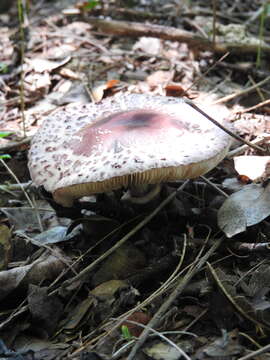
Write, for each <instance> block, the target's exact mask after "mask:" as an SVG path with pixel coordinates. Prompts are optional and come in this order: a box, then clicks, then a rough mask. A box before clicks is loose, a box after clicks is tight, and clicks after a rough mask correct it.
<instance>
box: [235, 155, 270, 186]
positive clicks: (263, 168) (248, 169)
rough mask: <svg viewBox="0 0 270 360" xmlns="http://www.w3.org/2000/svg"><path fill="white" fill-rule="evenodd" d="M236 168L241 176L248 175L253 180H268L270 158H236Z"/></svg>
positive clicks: (245, 156) (244, 156)
mask: <svg viewBox="0 0 270 360" xmlns="http://www.w3.org/2000/svg"><path fill="white" fill-rule="evenodd" d="M234 167H235V170H236V171H237V172H238V174H239V175H246V176H248V177H249V178H250V179H251V180H259V179H260V178H264V177H265V178H268V177H269V175H270V156H255V155H250V156H248V155H243V156H236V157H235V158H234Z"/></svg>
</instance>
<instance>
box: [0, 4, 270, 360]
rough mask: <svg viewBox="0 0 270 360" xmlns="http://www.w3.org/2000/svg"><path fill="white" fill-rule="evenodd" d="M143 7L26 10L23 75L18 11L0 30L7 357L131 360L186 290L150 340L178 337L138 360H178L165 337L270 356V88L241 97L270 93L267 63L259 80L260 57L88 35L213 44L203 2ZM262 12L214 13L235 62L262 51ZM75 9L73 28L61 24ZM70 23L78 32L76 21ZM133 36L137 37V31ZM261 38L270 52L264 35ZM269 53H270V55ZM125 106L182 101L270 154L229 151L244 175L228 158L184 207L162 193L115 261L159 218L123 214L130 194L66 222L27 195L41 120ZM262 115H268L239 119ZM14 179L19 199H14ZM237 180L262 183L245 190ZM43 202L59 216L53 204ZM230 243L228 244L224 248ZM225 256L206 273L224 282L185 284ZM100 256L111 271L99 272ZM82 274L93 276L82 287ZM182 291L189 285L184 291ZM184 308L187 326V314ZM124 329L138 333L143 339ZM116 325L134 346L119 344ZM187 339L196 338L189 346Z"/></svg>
mask: <svg viewBox="0 0 270 360" xmlns="http://www.w3.org/2000/svg"><path fill="white" fill-rule="evenodd" d="M60 3H63V4H60ZM132 3H133V2H132ZM135 3H136V6H133V7H127V6H126V3H125V2H122V1H119V4H118V3H117V4H116V3H114V2H106V1H104V3H102V4H100V3H99V2H97V4H96V5H95V6H93V7H92V9H91V11H90V12H89V10H87V9H86V8H84V6H83V4H77V5H78V6H76V4H75V2H69V1H63V2H60V1H59V2H58V1H57V2H55V3H54V4H52V3H47V2H44V3H43V7H38V4H37V3H35V2H34V1H33V2H32V4H31V6H30V12H31V17H30V24H31V27H30V29H31V31H30V32H29V34H27V43H26V51H25V56H24V59H23V68H22V67H21V64H20V61H19V60H20V51H19V50H18V49H19V47H18V46H17V44H18V39H19V33H18V32H16V29H17V27H18V26H17V25H18V23H16V21H15V19H16V17H17V14H16V5H15V3H14V4H13V6H11V8H10V10H9V12H6V13H3V14H0V27H1V35H0V36H1V41H0V50H1V52H0V53H1V55H0V72H1V73H0V132H1V133H4V132H12V135H11V138H9V137H8V138H5V137H3V138H2V139H0V141H1V142H0V150H1V146H2V149H3V151H2V150H1V153H3V154H7V153H8V154H10V156H11V159H10V160H6V164H7V165H8V166H9V167H10V169H11V171H12V173H13V175H11V173H10V172H7V170H6V168H4V167H1V184H0V185H1V187H0V191H1V204H0V206H1V208H0V210H1V227H0V264H1V271H0V299H1V303H0V304H1V308H0V309H1V321H0V341H1V343H0V344H1V346H0V351H1V354H2V355H3V356H9V357H11V356H13V357H14V358H15V357H16V356H17V358H21V359H28V358H29V356H30V354H31V356H32V358H34V359H50V358H52V357H58V358H59V359H60V358H61V359H65V358H70V356H72V357H73V358H75V359H81V358H82V357H84V356H85V357H87V356H88V355H89V354H90V355H89V356H96V357H98V358H102V359H111V358H112V359H114V358H116V356H114V354H120V355H119V357H118V358H123V359H124V358H126V357H127V356H129V358H128V360H130V359H131V357H130V356H131V355H128V354H129V353H130V352H131V349H133V348H134V346H135V345H134V344H136V343H137V340H136V339H135V338H133V336H137V337H142V332H141V330H140V327H141V328H142V327H143V326H147V324H148V323H149V324H150V325H151V321H152V319H155V314H156V313H158V309H160V307H161V306H162V304H163V303H164V302H165V301H166V299H167V298H169V297H170V295H171V294H172V292H173V290H174V289H175V288H179V287H180V288H181V292H180V291H179V292H177V295H176V296H175V298H173V299H172V300H173V301H172V303H171V306H170V307H169V308H168V309H167V310H166V312H165V313H164V314H162V317H161V319H159V322H158V323H155V326H154V327H155V329H158V331H159V332H160V334H163V333H166V332H167V331H170V330H171V329H173V330H174V333H172V334H165V335H164V336H165V339H164V338H159V337H158V336H156V335H155V336H153V335H151V336H149V337H148V338H147V342H146V344H145V345H144V346H143V348H142V350H143V351H142V352H141V353H140V355H139V356H141V357H142V358H145V354H147V356H148V358H149V357H150V358H153V359H163V358H164V359H169V358H170V355H171V356H172V357H171V358H179V356H180V355H179V351H177V350H175V349H176V348H175V347H174V346H171V345H170V344H169V342H167V341H166V337H168V339H169V340H172V341H173V342H174V344H176V345H177V346H178V347H179V348H180V349H182V351H184V353H185V354H186V356H187V358H192V359H215V358H217V357H221V358H228V359H231V360H233V359H238V358H239V357H245V355H248V354H252V352H253V351H255V350H256V346H259V347H261V348H263V347H264V346H265V345H266V344H267V343H269V336H270V333H269V320H268V319H269V313H270V307H269V300H270V299H269V278H270V274H269V271H268V270H267V269H268V268H269V255H268V253H269V251H267V246H268V245H267V244H268V238H269V232H270V227H269V221H268V217H269V215H270V206H269V204H270V201H269V189H270V188H269V184H268V183H267V179H268V177H269V174H268V170H267V163H268V161H269V156H268V155H269V133H270V130H269V123H270V118H269V113H270V112H269V105H267V102H264V101H263V100H264V99H265V97H267V94H268V93H269V84H263V85H261V87H260V88H258V89H257V90H258V91H257V92H252V93H247V94H245V93H244V92H242V90H243V88H244V87H245V86H244V85H243V84H245V83H248V85H249V87H251V85H252V84H253V82H254V81H255V82H256V83H258V82H260V81H261V80H262V79H264V78H265V79H266V78H267V76H268V74H267V66H266V65H265V64H264V57H262V59H261V60H262V65H261V68H260V70H258V69H257V68H256V67H255V65H254V59H253V58H252V56H246V55H245V52H244V51H243V52H242V53H241V50H243V49H244V47H242V48H241V49H240V48H239V53H238V54H237V55H236V56H235V55H230V54H229V55H227V57H225V59H223V60H222V61H220V62H219V61H218V58H217V54H218V52H217V53H216V54H214V51H210V50H209V48H205V49H203V50H201V49H199V48H198V49H197V48H196V47H194V46H191V45H190V44H188V43H183V42H179V41H176V40H164V39H165V37H164V39H162V36H161V37H158V36H157V37H152V36H150V37H149V36H148V35H149V34H147V33H146V34H143V36H138V35H137V36H136V37H135V38H134V37H133V36H130V33H129V32H128V31H127V30H125V31H124V32H123V33H122V34H121V35H115V34H113V33H111V34H104V33H103V31H102V28H99V29H97V27H95V25H93V23H92V22H91V19H90V18H91V17H93V16H97V17H99V18H104V19H105V20H110V19H115V20H118V21H119V20H122V21H136V22H137V21H139V22H141V24H144V23H145V22H146V20H147V19H148V20H149V19H150V25H151V24H152V22H153V25H154V26H155V25H156V24H158V25H160V26H161V27H162V26H164V28H159V29H160V31H163V30H164V31H165V30H167V28H166V29H165V27H173V26H176V28H178V29H184V30H185V31H188V32H189V33H191V34H192V36H194V35H195V36H203V37H204V38H207V37H209V38H211V37H212V36H213V33H212V29H213V28H212V14H213V9H212V8H211V6H212V3H210V2H205V1H200V0H196V1H195V2H193V5H192V8H189V6H188V4H187V3H183V4H179V2H177V3H175V2H167V1H162V0H159V1H158V2H157V3H156V4H151V3H150V2H148V1H134V4H133V5H135ZM10 5H12V2H10ZM61 6H62V7H61ZM262 6H263V2H261V1H258V2H250V1H247V2H244V3H243V4H239V5H238V6H236V7H234V8H233V10H231V8H232V3H231V1H229V0H226V1H224V2H223V3H222V4H219V6H218V7H219V8H218V12H217V24H216V31H217V35H218V36H217V37H216V41H217V45H219V42H220V41H221V40H222V39H225V40H224V41H226V39H228V37H229V38H230V42H233V41H235V39H237V36H238V37H239V34H241V39H242V41H241V46H246V44H248V43H249V41H248V40H252V41H253V40H254V39H255V40H256V41H257V40H258V34H259V26H260V25H259V24H260V21H259V18H258V17H256V14H259V13H260V12H259V11H261V9H262ZM67 8H69V12H67V11H66V12H65V11H63V12H62V10H66V9H67ZM0 9H1V7H0ZM72 10H73V12H72ZM74 10H76V12H75V11H74ZM205 12H207V15H208V17H207V19H206V18H205ZM68 13H69V14H70V15H65V14H68ZM75 13H76V14H77V15H76V17H74V15H71V14H75ZM175 14H178V15H177V16H176V15H175ZM179 14H181V16H179ZM247 14H249V15H247ZM253 15H254V17H252V16H253ZM209 16H210V18H209ZM249 16H251V17H249ZM11 19H12V21H11ZM153 19H154V20H153ZM243 19H244V21H245V22H247V23H249V22H250V24H252V25H251V26H246V28H245V31H243V29H244V27H243V26H242V25H241V26H239V21H240V23H242V22H243ZM252 19H253V20H252ZM148 20H147V21H148ZM206 20H207V21H206ZM209 20H210V21H209ZM13 21H14V22H13ZM237 22H238V24H237ZM15 23H16V25H15ZM209 24H210V26H209ZM120 25H121V23H120ZM120 25H119V26H120ZM133 27H135V24H134V23H132V22H131V23H130V31H131V30H132V28H133ZM118 30H119V29H118ZM154 30H155V29H154V27H153V31H154ZM265 31H266V32H265V36H266V38H267V36H269V34H268V30H267V28H266V30H265ZM153 33H154V32H153ZM165 33H166V32H164V34H165ZM166 34H167V33H166ZM255 40H254V41H255ZM222 41H223V40H222ZM202 43H204V41H202ZM251 45H252V44H251V43H250V47H249V50H250V51H251V54H252V51H253V49H252V46H251ZM262 45H263V46H264V48H265V51H267V44H266V43H262ZM217 49H218V48H217ZM236 49H237V47H236ZM233 51H235V49H234V50H233ZM22 69H23V73H24V78H23V88H24V93H23V96H24V103H25V109H24V119H23V117H22V116H21V100H20V96H21V93H20V91H21V90H20V81H21V80H20V74H21V71H22ZM247 69H249V70H247ZM251 69H252V72H250V71H251ZM250 73H251V74H252V78H251V77H250ZM119 91H123V92H124V91H125V92H139V93H140V92H145V93H152V94H159V95H164V96H165V95H168V94H170V95H173V96H183V94H184V95H185V96H187V97H188V98H192V99H194V100H198V99H200V100H202V101H205V102H206V99H207V100H208V101H209V99H210V100H211V101H212V102H224V103H226V107H227V111H228V113H229V114H230V115H229V117H230V120H231V121H232V123H233V126H234V129H235V131H236V132H237V134H240V135H241V136H243V137H244V138H245V139H246V140H251V141H257V140H258V139H260V146H262V147H263V148H265V149H267V150H268V153H266V154H265V153H264V154H262V153H260V152H259V151H254V150H253V149H250V148H248V147H242V146H241V144H240V143H238V142H237V141H235V142H234V143H233V149H232V151H235V152H236V153H237V157H235V155H233V156H232V157H233V158H234V162H235V164H233V162H232V160H231V158H230V156H228V159H225V161H224V162H223V163H222V164H220V165H219V166H218V167H217V168H216V169H214V170H213V171H211V172H210V174H208V175H207V178H208V182H207V183H205V182H204V180H203V179H196V180H194V181H193V183H190V184H188V185H186V187H185V188H184V189H183V190H181V191H178V192H177V193H175V190H176V189H177V188H178V187H179V184H178V183H175V184H164V186H163V188H162V192H161V198H160V199H159V201H160V202H162V200H164V199H166V197H167V196H171V194H174V195H173V196H172V198H171V202H170V203H168V204H167V205H165V206H164V207H163V208H162V209H161V210H160V211H159V212H158V213H157V214H156V215H155V216H153V217H152V218H151V219H150V220H149V221H147V222H146V224H145V225H144V226H143V227H141V228H140V230H138V231H137V232H136V233H134V234H133V236H131V235H129V237H130V238H131V241H130V243H129V242H128V243H127V244H125V245H124V246H123V247H120V248H119V250H116V251H115V252H113V253H112V254H111V255H110V256H109V255H106V254H107V253H110V251H111V249H112V247H113V246H114V245H115V244H117V242H118V241H119V240H120V239H122V238H123V237H125V236H126V235H127V234H129V232H130V231H131V232H132V231H133V229H134V228H135V227H136V226H137V225H138V224H139V222H140V221H142V220H143V219H145V218H146V217H147V216H148V214H149V213H150V214H151V211H154V209H147V208H143V209H137V208H136V207H134V206H130V205H128V203H126V202H121V201H120V199H121V198H122V197H124V195H125V194H124V193H123V192H122V191H120V192H119V193H116V194H114V195H113V196H112V194H102V195H97V196H96V197H93V198H92V199H90V200H89V199H86V200H87V201H85V202H83V203H82V202H79V203H78V204H76V205H75V206H74V208H71V209H59V208H57V207H55V206H54V207H51V208H48V207H47V206H45V204H44V203H40V202H39V200H38V199H39V198H40V193H37V191H36V189H34V187H32V186H29V184H28V185H23V184H27V181H28V180H29V174H28V172H27V171H26V152H27V149H28V146H29V141H30V139H31V136H32V135H33V134H34V133H35V132H36V130H37V128H38V127H39V126H40V124H41V123H42V120H43V118H44V117H45V116H47V115H49V114H50V113H51V112H52V111H54V110H55V109H57V108H58V107H60V106H63V105H66V104H67V105H69V104H72V103H76V102H77V103H78V102H79V103H87V102H89V101H100V100H101V99H102V98H104V97H106V96H112V95H113V94H114V93H115V92H119ZM239 91H240V92H241V95H239ZM227 96H229V99H228V98H227ZM258 103H261V104H262V105H261V106H260V107H258V108H256V109H255V110H253V111H251V112H245V109H246V108H251V107H252V106H254V105H256V104H258ZM25 130H26V133H27V136H28V137H27V139H26V140H25V139H24V137H23V136H24V132H25ZM239 155H240V156H239ZM14 175H15V176H16V178H17V179H18V182H19V183H20V184H21V186H18V184H14V182H15V180H14V179H15V177H14ZM243 176H245V177H246V178H247V181H248V182H252V181H256V183H247V184H246V183H245V182H244V181H245V179H246V178H244V177H243ZM211 183H212V185H211ZM22 189H23V190H24V191H25V193H26V194H27V195H28V196H30V198H31V201H34V199H37V200H35V201H34V202H33V204H32V205H31V204H29V201H28V202H27V201H26V200H25V193H24V192H23V191H22ZM224 192H225V193H224ZM226 194H227V196H226ZM43 197H45V198H46V199H47V200H48V201H49V203H50V204H52V199H51V198H50V196H49V195H48V194H43ZM157 206H158V204H156V207H157ZM220 230H221V231H220ZM222 234H225V236H226V237H223V240H222V242H221V240H220V237H222V236H223V235H222ZM217 242H218V244H219V247H218V248H217V249H215V251H214V253H213V254H211V251H210V252H209V254H210V255H209V256H210V257H209V259H208V258H207V259H205V261H209V262H210V263H211V264H213V263H214V264H215V271H216V274H217V277H214V278H213V274H210V273H209V271H205V268H202V270H198V271H197V268H196V266H195V267H194V268H193V271H194V272H193V273H192V276H191V275H189V273H188V269H189V267H192V266H193V265H194V264H195V265H196V262H197V261H198V260H199V259H201V258H202V256H203V255H204V254H206V253H207V251H209V249H211V246H213V245H214V244H215V243H217ZM260 245H261V250H259V249H260ZM247 249H248V251H247ZM262 249H264V250H263V251H262ZM104 254H105V255H106V259H105V260H104V261H101V260H99V259H103V258H104ZM131 260H132V261H131ZM215 261H217V262H216V263H215ZM261 262H263V265H261V266H260V263H261ZM88 266H90V267H91V269H90V270H89V271H85V270H87V267H88ZM196 271H197V272H196ZM186 275H188V276H187V278H186V279H188V281H187V282H186V283H184V285H181V278H182V277H183V276H186ZM194 275H196V276H195V277H194V278H193V276H194ZM224 289H225V291H224ZM191 306H192V307H193V310H192V311H183V309H186V310H187V309H188V308H189V309H191ZM132 312H134V316H133V315H132V314H131V313H132ZM245 314H246V315H247V316H245ZM249 314H251V315H252V316H251V317H249ZM115 319H117V320H115ZM125 320H130V321H134V322H135V323H138V324H137V327H136V328H135V332H134V333H133V330H132V327H131V326H130V324H129V325H128V321H126V322H125ZM121 321H122V323H121ZM123 323H124V324H125V326H127V328H128V332H123V331H122V330H121V324H123ZM258 329H259V331H258ZM189 331H190V332H191V333H192V334H193V335H196V336H193V335H192V336H190V335H188V334H186V335H185V332H189ZM260 332H261V333H260ZM262 333H263V336H261V334H262ZM127 334H129V335H127ZM129 336H130V337H131V338H129ZM255 344H256V345H255ZM174 350H175V351H174ZM267 351H269V349H268V350H267V348H266V350H265V352H267ZM94 354H95V355H94ZM117 356H118V355H117ZM267 356H268V357H269V353H268V354H267V353H266V354H261V355H257V358H258V359H260V360H264V359H267Z"/></svg>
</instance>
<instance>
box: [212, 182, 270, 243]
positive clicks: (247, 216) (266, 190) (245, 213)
mask: <svg viewBox="0 0 270 360" xmlns="http://www.w3.org/2000/svg"><path fill="white" fill-rule="evenodd" d="M269 215H270V184H268V185H267V186H266V187H263V186H261V185H258V184H250V185H246V186H245V187H244V188H243V189H242V190H240V191H237V192H236V193H234V194H232V195H231V196H230V197H229V198H228V199H226V200H225V202H224V203H223V205H222V206H221V208H220V209H219V211H218V226H219V227H220V229H221V230H223V231H224V232H225V234H226V235H227V237H229V238H230V237H232V236H234V235H236V234H239V233H241V232H243V231H245V230H246V228H247V226H252V225H255V224H258V223H259V222H261V221H262V220H264V219H265V218H266V217H267V216H269Z"/></svg>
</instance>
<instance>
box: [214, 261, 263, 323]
mask: <svg viewBox="0 0 270 360" xmlns="http://www.w3.org/2000/svg"><path fill="white" fill-rule="evenodd" d="M207 267H208V269H209V271H210V273H211V275H212V277H213V279H214V280H215V282H216V284H217V286H218V287H219V289H220V290H221V292H222V293H223V295H224V296H225V297H226V298H227V300H228V301H229V302H230V303H231V304H232V305H233V307H234V308H235V309H236V310H237V311H238V312H239V314H240V315H241V316H242V317H243V318H244V319H247V320H249V321H250V322H252V323H253V324H254V325H256V326H258V327H259V328H260V327H262V326H263V327H264V328H265V329H267V330H270V326H269V325H267V324H265V323H262V322H260V321H258V320H257V319H255V318H254V317H252V316H251V315H249V313H247V312H246V311H245V310H244V309H243V308H242V307H241V306H240V305H238V304H237V302H236V301H235V300H234V298H233V297H232V296H231V294H230V293H229V292H228V291H227V289H225V287H224V286H223V284H222V282H221V281H220V279H219V277H218V275H217V273H216V271H215V270H214V268H213V267H212V265H211V264H210V263H207Z"/></svg>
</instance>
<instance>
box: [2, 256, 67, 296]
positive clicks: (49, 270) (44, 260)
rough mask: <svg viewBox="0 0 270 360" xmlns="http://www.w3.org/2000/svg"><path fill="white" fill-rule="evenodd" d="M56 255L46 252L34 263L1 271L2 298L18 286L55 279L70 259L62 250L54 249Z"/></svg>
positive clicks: (23, 286)
mask: <svg viewBox="0 0 270 360" xmlns="http://www.w3.org/2000/svg"><path fill="white" fill-rule="evenodd" d="M54 252H55V254H56V256H54V255H48V253H44V254H43V255H42V256H41V257H40V258H39V259H37V260H35V261H34V262H33V263H32V264H29V265H25V266H18V267H16V268H13V269H10V270H5V271H1V272H0V289H1V292H0V300H3V299H4V298H5V297H6V296H7V295H8V294H10V293H11V292H12V291H13V290H15V289H17V288H18V287H22V288H27V286H28V284H39V283H41V282H42V281H45V280H53V279H55V278H56V277H57V276H58V275H59V274H60V273H61V272H62V271H63V270H64V269H65V268H66V263H67V262H68V259H67V258H66V257H64V256H63V254H62V253H61V252H60V250H57V251H56V249H54Z"/></svg>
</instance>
